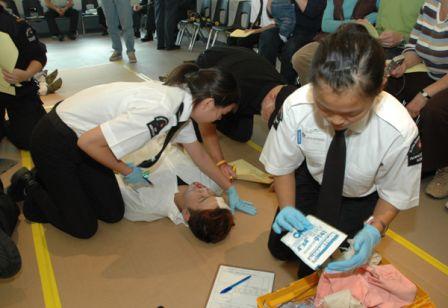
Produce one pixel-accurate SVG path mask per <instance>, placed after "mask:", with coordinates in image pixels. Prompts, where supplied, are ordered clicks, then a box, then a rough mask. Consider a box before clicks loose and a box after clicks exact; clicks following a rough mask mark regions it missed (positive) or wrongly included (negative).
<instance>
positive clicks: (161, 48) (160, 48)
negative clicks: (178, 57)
mask: <svg viewBox="0 0 448 308" xmlns="http://www.w3.org/2000/svg"><path fill="white" fill-rule="evenodd" d="M164 49H165V47H164V46H157V50H164Z"/></svg>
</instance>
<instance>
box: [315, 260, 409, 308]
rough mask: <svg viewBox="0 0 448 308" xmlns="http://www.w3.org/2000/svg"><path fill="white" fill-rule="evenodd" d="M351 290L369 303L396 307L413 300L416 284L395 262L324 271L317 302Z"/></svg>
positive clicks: (364, 302) (390, 307)
mask: <svg viewBox="0 0 448 308" xmlns="http://www.w3.org/2000/svg"><path fill="white" fill-rule="evenodd" d="M346 289H348V290H350V292H351V293H352V296H353V297H355V298H356V299H358V300H359V301H360V302H361V303H362V304H363V305H365V306H366V307H380V308H394V307H402V306H405V305H409V304H412V302H413V301H414V298H415V294H416V293H417V287H416V286H415V284H413V283H412V282H411V281H410V280H409V279H407V278H406V277H405V276H404V275H403V274H401V273H400V272H399V271H398V270H397V269H396V268H395V267H394V266H393V265H391V264H387V265H379V266H365V267H361V268H359V269H357V270H356V271H355V272H353V273H337V274H329V273H324V274H322V276H321V277H320V280H319V284H318V286H317V294H316V301H315V303H316V306H319V305H320V304H321V302H322V300H323V298H324V297H325V296H327V295H330V294H333V293H335V292H339V291H341V290H346Z"/></svg>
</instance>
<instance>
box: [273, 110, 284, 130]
mask: <svg viewBox="0 0 448 308" xmlns="http://www.w3.org/2000/svg"><path fill="white" fill-rule="evenodd" d="M281 121H283V109H280V110H279V111H278V113H277V116H276V117H275V120H274V123H272V125H273V126H274V128H275V130H277V127H278V125H279V124H280V122H281Z"/></svg>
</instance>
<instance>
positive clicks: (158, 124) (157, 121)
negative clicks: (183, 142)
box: [146, 116, 168, 138]
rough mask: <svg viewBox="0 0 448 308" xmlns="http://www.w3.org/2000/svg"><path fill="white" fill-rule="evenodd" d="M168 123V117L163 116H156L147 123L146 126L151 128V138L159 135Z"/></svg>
mask: <svg viewBox="0 0 448 308" xmlns="http://www.w3.org/2000/svg"><path fill="white" fill-rule="evenodd" d="M167 125H168V118H167V117H163V116H158V117H155V118H154V120H152V121H151V122H149V123H147V124H146V126H147V127H148V129H149V133H150V134H151V138H154V136H157V135H158V134H159V133H160V131H161V130H162V129H163V128H164V127H165V126H167Z"/></svg>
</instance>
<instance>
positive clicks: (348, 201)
mask: <svg viewBox="0 0 448 308" xmlns="http://www.w3.org/2000/svg"><path fill="white" fill-rule="evenodd" d="M295 177H296V209H298V210H300V211H301V212H302V213H303V214H304V215H305V216H306V215H308V214H311V215H314V216H316V217H318V218H319V216H317V215H316V205H317V199H318V197H319V190H320V185H319V183H318V182H316V180H314V178H313V177H312V176H311V174H310V172H309V171H308V168H307V166H306V163H305V162H304V163H303V164H302V165H301V166H300V167H299V168H298V169H297V170H296V173H295ZM377 201H378V194H377V193H376V192H375V193H373V194H371V195H368V196H366V197H362V198H346V197H343V198H342V206H341V213H340V218H339V224H338V229H339V230H340V231H342V232H344V233H346V234H347V235H348V238H353V237H354V236H355V235H356V233H357V232H358V231H359V230H361V229H362V228H363V225H364V221H365V220H367V219H368V218H369V217H370V216H371V215H372V213H373V210H374V209H375V206H376V203H377ZM278 212H279V209H277V214H278ZM277 214H276V216H277ZM274 220H275V217H274ZM286 233H287V232H283V233H282V234H277V233H275V232H274V231H273V230H271V233H270V235H269V241H268V248H269V251H270V252H271V254H272V255H273V256H274V257H275V258H277V259H280V260H284V261H289V260H296V261H297V262H298V263H299V271H298V274H297V275H298V277H299V278H303V277H305V276H307V275H309V274H311V273H312V272H313V270H312V269H311V268H309V267H308V266H307V265H306V264H305V263H303V262H302V261H301V260H300V259H299V258H298V257H297V256H296V255H295V254H294V252H293V251H292V250H291V249H289V248H288V246H286V245H285V244H283V243H282V242H281V241H280V239H281V238H282V237H283V236H284V235H285V234H286Z"/></svg>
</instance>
